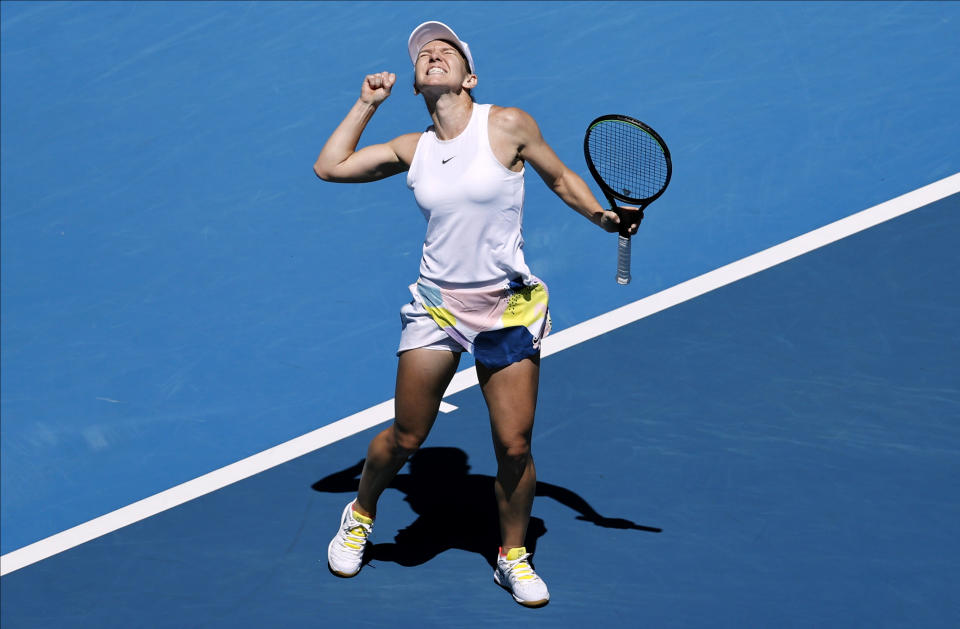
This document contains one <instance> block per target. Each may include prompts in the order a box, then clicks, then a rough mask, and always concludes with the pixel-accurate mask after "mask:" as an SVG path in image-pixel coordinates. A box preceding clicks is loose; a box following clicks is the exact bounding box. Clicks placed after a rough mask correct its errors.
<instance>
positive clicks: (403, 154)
mask: <svg viewBox="0 0 960 629" xmlns="http://www.w3.org/2000/svg"><path fill="white" fill-rule="evenodd" d="M422 135H423V132H417V133H404V134H403V135H399V136H397V137H395V138H394V139H393V140H391V142H390V145H391V146H392V147H393V152H394V153H396V154H397V157H399V158H400V160H401V161H402V162H403V163H405V164H407V165H408V166H409V165H410V164H411V163H412V162H413V155H414V153H416V152H417V143H418V142H420V137H421V136H422Z"/></svg>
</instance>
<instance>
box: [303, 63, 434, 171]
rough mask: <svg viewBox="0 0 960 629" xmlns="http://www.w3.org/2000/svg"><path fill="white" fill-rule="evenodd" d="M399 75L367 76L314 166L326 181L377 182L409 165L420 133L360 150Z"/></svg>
mask: <svg viewBox="0 0 960 629" xmlns="http://www.w3.org/2000/svg"><path fill="white" fill-rule="evenodd" d="M396 80H397V76H396V75H395V74H392V73H389V72H380V73H378V74H370V75H367V77H366V78H364V80H363V87H362V88H361V90H360V98H359V99H357V102H356V103H354V105H353V107H352V108H351V109H350V113H348V114H347V117H346V118H344V119H343V122H341V123H340V124H339V126H337V128H336V129H335V130H334V131H333V133H332V134H330V138H329V139H328V140H327V143H326V144H324V146H323V150H322V151H320V155H319V156H318V157H317V161H316V162H315V163H314V165H313V172H314V173H316V175H317V177H320V178H321V179H323V180H324V181H335V182H340V183H361V182H364V181H377V180H378V179H383V178H385V177H389V176H391V175H396V174H397V173H401V172H403V171H405V170H407V169H408V168H410V161H411V160H412V159H413V153H414V151H415V150H416V148H417V140H418V139H419V137H420V134H419V133H408V134H406V135H401V136H400V137H397V138H394V139H393V140H391V141H390V142H387V143H385V144H371V145H370V146H365V147H364V148H362V149H360V150H359V151H358V150H357V143H358V142H359V141H360V135H361V134H362V133H363V130H364V129H365V128H366V126H367V123H368V122H369V121H370V118H372V117H373V114H374V113H375V112H376V111H377V107H379V106H380V103H382V102H383V101H384V100H386V99H387V97H388V96H390V90H391V89H392V88H393V84H394V83H395V82H396Z"/></svg>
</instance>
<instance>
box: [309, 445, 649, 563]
mask: <svg viewBox="0 0 960 629" xmlns="http://www.w3.org/2000/svg"><path fill="white" fill-rule="evenodd" d="M467 458H468V457H467V454H466V452H464V451H463V450H460V449H459V448H436V447H432V448H421V449H420V450H418V451H417V453H416V454H414V455H413V456H412V457H411V458H410V461H409V463H408V466H409V473H401V474H397V476H396V477H395V478H394V480H393V482H392V483H391V484H390V487H391V488H392V489H396V490H399V491H401V492H403V493H404V494H405V495H406V497H405V498H404V500H405V501H406V502H407V503H409V504H410V508H411V509H413V511H414V513H416V514H417V516H418V517H417V519H416V520H415V521H414V522H413V523H411V524H410V525H409V526H407V527H406V528H404V529H402V530H400V531H399V532H397V534H396V536H395V537H394V541H393V542H387V543H373V544H371V545H370V546H368V548H367V552H366V554H365V555H364V563H365V564H366V563H369V562H370V561H376V560H379V561H392V562H395V563H398V564H400V565H402V566H419V565H421V564H423V563H426V562H427V561H429V560H430V559H432V558H433V557H436V556H437V555H438V554H440V553H442V552H444V551H447V550H451V549H460V550H466V551H469V552H474V553H477V554H479V555H481V556H482V557H483V558H484V559H486V560H487V563H488V564H490V567H491V568H493V567H495V565H496V555H497V548H498V547H499V546H500V528H499V519H498V516H497V503H496V498H495V497H494V492H493V481H494V479H493V477H492V476H487V475H484V474H471V473H470V465H469V464H468V463H467ZM362 470H363V460H361V461H359V462H358V463H356V464H355V465H352V466H350V467H348V468H347V469H345V470H343V471H340V472H336V473H334V474H331V475H330V476H327V477H326V478H323V479H321V480H319V481H317V482H316V483H314V484H313V485H312V487H313V489H315V490H317V491H322V492H354V493H355V492H356V491H357V486H358V485H359V482H360V472H361V471H362ZM536 495H537V496H543V497H548V498H553V499H554V500H556V501H558V502H559V503H561V504H563V505H565V506H567V507H569V508H570V509H572V510H574V511H576V512H578V513H579V515H578V516H577V519H578V520H584V521H586V522H590V523H593V524H595V525H597V526H603V527H606V528H615V529H632V530H636V531H647V532H651V533H659V532H660V531H661V529H658V528H654V527H650V526H642V525H640V524H636V523H634V522H631V521H630V520H625V519H622V518H607V517H603V516H601V515H600V514H599V513H597V512H596V511H595V510H594V509H593V507H591V506H590V505H589V504H588V503H587V501H586V500H584V499H583V498H581V497H580V496H579V495H577V494H576V493H574V492H572V491H570V490H569V489H565V488H563V487H559V486H557V485H551V484H550V483H544V482H537V492H536ZM546 532H547V528H546V526H545V525H544V522H543V520H542V519H540V518H537V517H531V518H530V524H529V525H528V527H527V539H526V544H527V550H528V551H530V552H535V551H536V546H537V540H538V539H539V538H540V537H541V536H543V535H544V534H545V533H546Z"/></svg>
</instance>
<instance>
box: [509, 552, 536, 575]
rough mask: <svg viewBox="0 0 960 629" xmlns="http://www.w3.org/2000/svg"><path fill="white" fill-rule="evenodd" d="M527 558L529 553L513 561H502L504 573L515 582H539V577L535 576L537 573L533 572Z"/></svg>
mask: <svg viewBox="0 0 960 629" xmlns="http://www.w3.org/2000/svg"><path fill="white" fill-rule="evenodd" d="M529 558H530V553H527V554H526V555H520V556H519V557H517V558H516V559H514V560H513V561H508V560H506V559H505V560H503V563H504V564H505V567H506V572H509V573H510V575H511V576H512V577H513V578H514V579H516V580H517V581H539V580H540V577H538V576H537V573H536V572H534V571H533V566H531V565H530V563H529V562H528V561H527V559H529Z"/></svg>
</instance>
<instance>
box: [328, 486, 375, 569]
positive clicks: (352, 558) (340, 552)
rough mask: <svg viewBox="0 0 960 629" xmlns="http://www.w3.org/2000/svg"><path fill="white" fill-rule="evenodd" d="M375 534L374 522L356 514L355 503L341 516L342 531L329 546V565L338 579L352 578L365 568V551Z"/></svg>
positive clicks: (344, 510) (351, 503) (348, 504)
mask: <svg viewBox="0 0 960 629" xmlns="http://www.w3.org/2000/svg"><path fill="white" fill-rule="evenodd" d="M371 533H373V520H372V519H370V518H368V517H365V516H362V515H360V514H359V513H356V512H354V510H353V501H352V500H351V501H350V502H349V503H347V506H346V507H344V509H343V515H342V516H340V530H339V531H337V534H336V535H335V536H334V538H333V539H332V540H330V545H329V546H327V565H328V566H329V567H330V572H332V573H333V574H335V575H337V576H338V577H352V576H355V575H356V574H357V573H358V572H360V568H361V567H362V566H363V550H364V549H365V548H366V547H367V539H368V538H369V537H370V534H371Z"/></svg>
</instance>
